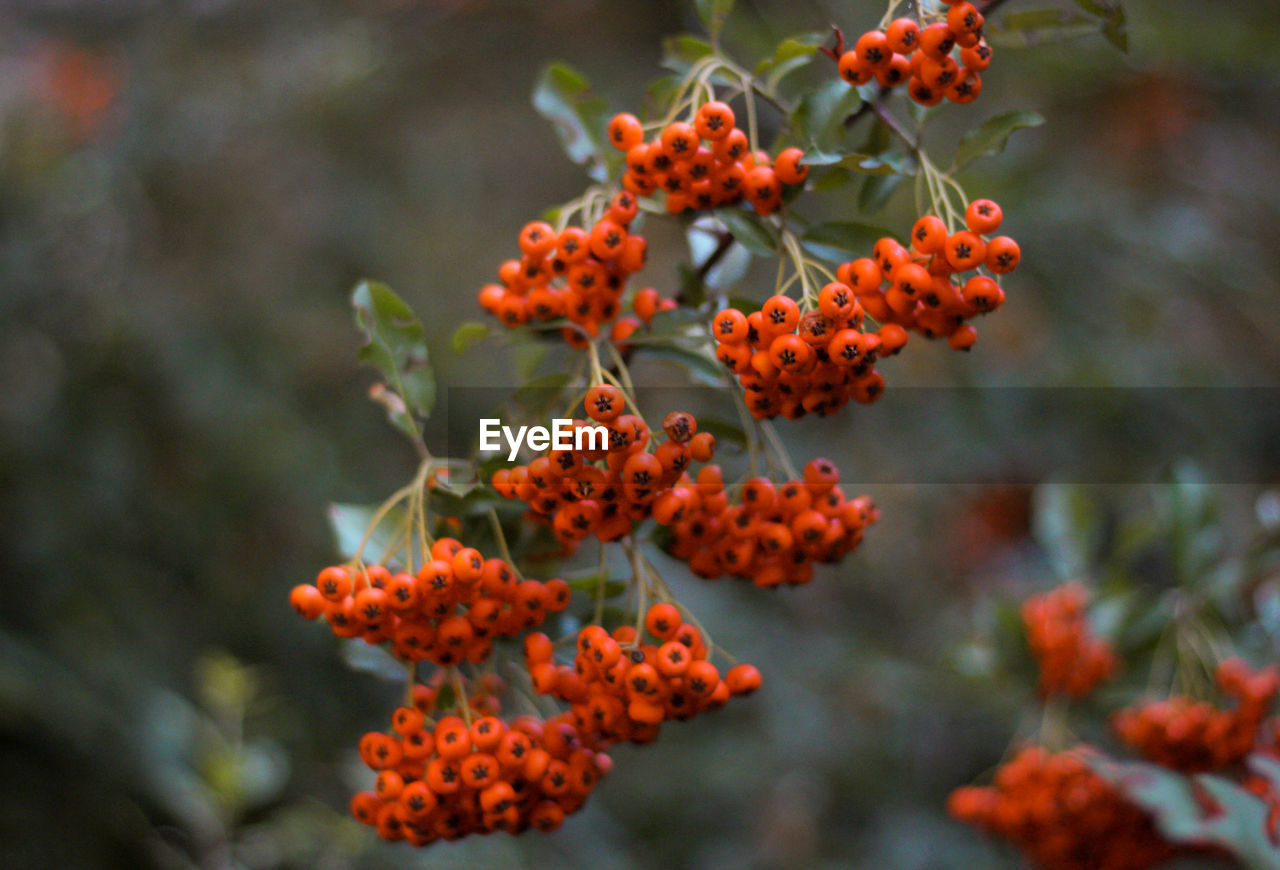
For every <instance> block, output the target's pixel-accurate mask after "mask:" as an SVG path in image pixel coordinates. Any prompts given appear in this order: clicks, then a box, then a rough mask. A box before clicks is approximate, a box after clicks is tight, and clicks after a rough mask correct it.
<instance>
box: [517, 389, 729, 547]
mask: <svg viewBox="0 0 1280 870" xmlns="http://www.w3.org/2000/svg"><path fill="white" fill-rule="evenodd" d="M584 404H585V406H586V411H587V415H588V416H589V417H590V418H591V419H592V420H594V421H595V422H596V423H598V424H603V425H604V426H605V427H606V428H607V429H608V432H609V441H608V444H606V445H604V446H603V447H596V448H593V447H590V446H588V445H585V444H584V446H583V448H582V449H576V448H575V449H568V450H550V451H548V452H547V454H546V455H545V456H539V457H538V458H537V459H534V460H533V461H532V462H530V463H529V464H528V465H527V466H526V465H517V466H515V467H514V468H511V469H505V468H503V469H499V470H498V471H496V472H494V475H493V478H492V483H493V487H494V489H495V490H496V491H497V492H498V493H499V494H500V495H502V496H503V497H505V498H518V499H520V500H521V501H524V502H526V503H528V505H529V507H530V508H532V509H533V511H534V512H535V513H536V514H538V515H541V516H547V517H550V518H551V526H552V530H553V531H554V532H555V534H556V537H557V538H558V539H559V540H560V541H561V543H563V544H565V545H566V546H573V545H574V544H576V543H577V542H578V541H581V540H582V539H584V538H586V537H587V536H588V535H591V534H594V535H595V536H596V537H598V538H599V539H600V540H601V541H616V540H618V539H619V538H621V537H622V536H624V535H626V534H627V533H628V532H630V531H631V529H632V527H633V526H634V524H635V523H637V522H639V521H641V520H643V519H645V518H646V517H648V516H649V515H650V514H651V513H654V512H655V509H656V508H657V506H658V505H659V503H660V500H661V498H662V496H663V494H664V493H666V492H667V491H668V490H669V489H670V488H671V487H672V486H673V485H675V484H676V483H677V482H678V481H679V480H680V478H681V476H682V475H683V474H684V472H685V470H686V469H687V468H688V467H689V464H690V463H691V462H694V461H696V462H708V461H710V459H711V457H712V456H713V455H714V454H715V443H716V442H715V436H713V435H712V434H711V433H709V432H698V431H697V430H698V423H697V420H695V419H694V417H693V415H692V414H686V413H684V412H682V411H673V412H672V413H670V414H668V415H667V417H666V419H664V420H663V429H664V431H665V433H666V435H667V440H666V441H663V442H662V443H661V444H658V445H657V446H656V447H654V448H653V450H652V452H650V450H649V446H650V444H651V443H652V442H653V441H654V440H656V439H655V438H654V437H651V433H650V432H649V427H648V426H647V425H646V424H645V422H644V420H642V419H641V418H640V417H638V416H636V415H634V414H627V413H623V412H624V411H625V410H626V398H625V397H624V396H623V393H622V391H621V390H619V389H618V388H617V387H615V386H613V385H612V384H600V385H598V386H595V387H592V388H591V389H590V390H588V391H587V395H586V399H585V402H584ZM587 425H589V424H588V423H587V422H586V421H575V427H576V428H581V427H585V426H587ZM575 443H576V442H575Z"/></svg>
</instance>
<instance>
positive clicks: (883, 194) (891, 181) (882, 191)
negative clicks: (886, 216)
mask: <svg viewBox="0 0 1280 870" xmlns="http://www.w3.org/2000/svg"><path fill="white" fill-rule="evenodd" d="M905 179H906V176H905V175H872V176H868V178H867V180H866V181H864V182H863V183H862V189H861V190H859V191H858V210H859V211H861V212H862V213H863V214H875V213H876V212H878V211H880V209H882V208H884V207H885V205H886V204H887V203H888V202H889V197H891V196H893V192H894V191H895V190H897V189H898V187H899V186H900V185H901V184H902V182H903V181H904V180H905Z"/></svg>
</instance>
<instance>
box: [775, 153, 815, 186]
mask: <svg viewBox="0 0 1280 870" xmlns="http://www.w3.org/2000/svg"><path fill="white" fill-rule="evenodd" d="M803 159H804V152H803V151H801V150H800V149H799V148H785V149H783V150H782V151H779V152H778V156H777V157H776V158H775V159H774V161H773V171H774V173H775V174H776V175H777V177H778V180H779V181H781V182H782V183H783V184H790V185H796V184H803V183H804V180H805V179H806V178H808V177H809V167H808V166H806V165H805V164H803V163H801V162H800V161H801V160H803Z"/></svg>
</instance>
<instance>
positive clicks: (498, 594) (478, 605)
mask: <svg viewBox="0 0 1280 870" xmlns="http://www.w3.org/2000/svg"><path fill="white" fill-rule="evenodd" d="M289 601H290V603H291V604H292V605H293V608H294V610H296V611H297V612H298V613H299V614H300V615H302V616H304V617H306V618H307V619H317V618H319V617H320V616H324V617H325V618H326V619H327V620H328V622H329V625H330V627H331V628H332V629H333V633H334V634H336V635H338V636H339V637H363V638H364V640H365V641H366V642H367V643H371V644H372V643H381V642H383V641H388V640H389V641H390V642H391V651H392V653H393V654H394V655H395V656H396V657H398V658H400V659H402V660H404V661H407V662H418V661H430V662H434V663H435V664H437V665H441V666H447V665H454V664H457V663H459V662H462V661H469V662H473V663H478V662H482V661H484V660H485V659H486V658H488V656H489V652H490V651H491V649H492V647H493V639H494V638H495V637H509V636H511V635H514V634H518V633H519V632H521V631H523V630H525V629H528V628H535V627H537V626H539V625H541V624H542V622H543V620H544V619H545V618H546V615H547V612H548V611H551V612H556V611H560V610H563V609H564V608H565V607H566V606H567V605H568V603H569V586H568V584H567V583H565V582H564V581H563V580H549V581H547V582H545V583H544V582H542V581H540V580H517V578H516V575H515V573H514V572H513V571H512V570H511V566H509V565H508V564H507V563H506V562H504V561H502V560H501V559H485V558H484V556H482V555H481V554H480V552H479V551H478V550H476V549H474V548H472V547H464V546H463V545H462V544H461V543H460V542H459V541H457V540H455V539H453V538H441V539H439V540H438V541H436V542H435V544H434V546H432V548H431V561H429V562H427V563H426V564H425V565H423V566H422V568H421V569H420V570H419V571H418V572H417V573H416V574H410V573H408V572H405V571H399V572H396V573H392V572H391V571H390V570H388V569H387V568H385V567H384V566H382V565H372V566H369V567H367V568H363V569H357V568H352V567H349V566H345V565H334V566H330V567H328V568H325V569H324V570H323V571H321V572H320V575H319V576H318V577H317V578H316V582H315V584H314V585H311V584H301V585H299V586H295V587H294V588H293V590H292V592H291V593H290V594H289Z"/></svg>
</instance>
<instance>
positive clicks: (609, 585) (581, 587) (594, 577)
mask: <svg viewBox="0 0 1280 870" xmlns="http://www.w3.org/2000/svg"><path fill="white" fill-rule="evenodd" d="M601 579H602V578H601V575H600V574H589V575H587V576H586V577H574V578H573V579H572V580H569V579H566V580H565V582H566V583H568V584H569V588H570V589H576V590H578V591H579V592H585V593H587V594H588V595H590V596H591V597H593V598H594V597H595V595H596V592H597V590H599V588H600V581H601ZM626 591H627V583H626V581H625V580H609V579H608V578H604V597H605V598H614V597H616V596H618V595H621V594H622V593H624V592H626Z"/></svg>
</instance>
